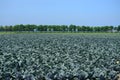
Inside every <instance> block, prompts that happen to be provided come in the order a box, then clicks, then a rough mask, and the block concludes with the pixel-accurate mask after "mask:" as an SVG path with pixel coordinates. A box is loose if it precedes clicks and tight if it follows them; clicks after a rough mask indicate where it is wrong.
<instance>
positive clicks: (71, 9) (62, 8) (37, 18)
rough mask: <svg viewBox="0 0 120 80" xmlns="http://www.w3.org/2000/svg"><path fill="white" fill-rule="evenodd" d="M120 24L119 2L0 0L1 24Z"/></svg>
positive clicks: (94, 0) (95, 0)
mask: <svg viewBox="0 0 120 80" xmlns="http://www.w3.org/2000/svg"><path fill="white" fill-rule="evenodd" d="M15 24H37V25H39V24H46V25H59V24H60V25H62V24H65V25H70V24H75V25H89V26H104V25H113V26H117V25H119V24H120V0H0V25H15Z"/></svg>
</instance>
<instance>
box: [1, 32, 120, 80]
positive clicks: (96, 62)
mask: <svg viewBox="0 0 120 80" xmlns="http://www.w3.org/2000/svg"><path fill="white" fill-rule="evenodd" d="M119 73H120V34H117V33H113V34H102V33H101V34H1V35H0V80H114V79H115V78H116V75H117V74H119Z"/></svg>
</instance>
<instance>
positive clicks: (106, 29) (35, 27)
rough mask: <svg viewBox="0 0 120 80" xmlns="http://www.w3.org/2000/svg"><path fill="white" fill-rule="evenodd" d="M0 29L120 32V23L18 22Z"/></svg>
mask: <svg viewBox="0 0 120 80" xmlns="http://www.w3.org/2000/svg"><path fill="white" fill-rule="evenodd" d="M0 31H34V32H36V31H41V32H43V31H46V32H54V31H56V32H57V31H58V32H120V25H118V26H117V27H114V26H94V27H93V26H77V25H72V24H71V25H69V26H68V25H33V24H27V25H23V24H19V25H13V26H12V25H10V26H0Z"/></svg>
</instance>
